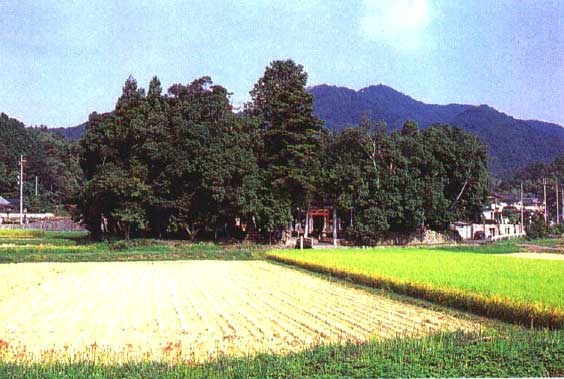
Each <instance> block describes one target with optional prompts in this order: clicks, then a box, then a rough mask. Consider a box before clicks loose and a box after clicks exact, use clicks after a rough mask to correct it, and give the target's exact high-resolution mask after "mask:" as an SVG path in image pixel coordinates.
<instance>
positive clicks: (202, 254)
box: [0, 230, 264, 263]
mask: <svg viewBox="0 0 564 379" xmlns="http://www.w3.org/2000/svg"><path fill="white" fill-rule="evenodd" d="M263 251H264V249H262V248H257V247H256V246H252V245H249V246H242V245H241V246H220V245H215V244H212V243H191V244H189V243H185V242H183V241H167V242H163V241H158V240H151V239H140V240H133V241H131V242H129V243H125V242H124V241H115V242H107V241H105V242H94V241H91V240H90V239H89V238H88V235H87V234H86V233H83V232H60V233H59V232H42V231H38V230H0V263H22V262H116V261H171V260H184V259H224V260H255V259H262V258H263Z"/></svg>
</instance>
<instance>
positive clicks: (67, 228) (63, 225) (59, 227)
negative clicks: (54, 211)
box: [0, 219, 85, 232]
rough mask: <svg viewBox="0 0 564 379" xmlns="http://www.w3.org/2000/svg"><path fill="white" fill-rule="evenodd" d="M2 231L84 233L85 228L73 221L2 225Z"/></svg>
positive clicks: (0, 226)
mask: <svg viewBox="0 0 564 379" xmlns="http://www.w3.org/2000/svg"><path fill="white" fill-rule="evenodd" d="M0 229H39V230H43V231H46V232H47V231H50V232H82V231H84V230H85V229H84V227H83V226H82V225H80V224H79V223H77V222H74V221H72V220H71V219H59V220H45V221H34V222H30V223H28V224H21V225H20V224H0Z"/></svg>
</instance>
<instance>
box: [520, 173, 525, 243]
mask: <svg viewBox="0 0 564 379" xmlns="http://www.w3.org/2000/svg"><path fill="white" fill-rule="evenodd" d="M524 233H525V201H524V200H523V182H521V234H524Z"/></svg>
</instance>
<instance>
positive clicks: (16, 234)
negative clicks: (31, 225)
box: [0, 229, 45, 238]
mask: <svg viewBox="0 0 564 379" xmlns="http://www.w3.org/2000/svg"><path fill="white" fill-rule="evenodd" d="M44 236H45V232H44V231H43V230H39V229H0V238H41V237H44Z"/></svg>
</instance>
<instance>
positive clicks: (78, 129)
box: [49, 122, 86, 141]
mask: <svg viewBox="0 0 564 379" xmlns="http://www.w3.org/2000/svg"><path fill="white" fill-rule="evenodd" d="M85 130H86V122H85V123H83V124H80V125H77V126H72V127H69V128H51V129H49V131H50V132H51V133H53V134H58V135H61V136H63V137H65V138H66V139H69V140H71V141H78V140H79V139H80V137H81V136H82V134H83V133H84V131H85Z"/></svg>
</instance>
